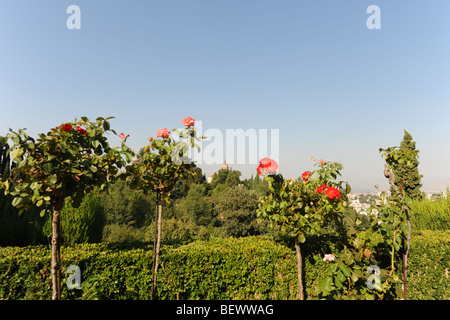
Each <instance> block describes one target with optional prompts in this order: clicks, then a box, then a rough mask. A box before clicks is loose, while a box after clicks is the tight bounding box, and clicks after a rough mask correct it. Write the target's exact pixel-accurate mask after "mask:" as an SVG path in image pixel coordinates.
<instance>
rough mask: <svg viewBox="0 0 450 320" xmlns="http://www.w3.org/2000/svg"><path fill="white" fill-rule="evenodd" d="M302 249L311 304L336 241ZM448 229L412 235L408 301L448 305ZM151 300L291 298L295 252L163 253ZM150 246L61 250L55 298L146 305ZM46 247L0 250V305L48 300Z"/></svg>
mask: <svg viewBox="0 0 450 320" xmlns="http://www.w3.org/2000/svg"><path fill="white" fill-rule="evenodd" d="M307 243H308V244H307V245H305V246H303V247H302V252H303V256H304V262H303V265H304V272H305V286H306V291H307V298H308V299H315V298H317V297H316V296H315V294H314V291H313V290H309V288H312V287H313V284H317V283H320V281H321V280H322V278H323V274H324V272H325V271H326V270H327V269H328V266H329V265H330V262H328V261H323V260H322V258H323V255H324V254H326V253H332V252H335V251H336V250H337V248H336V244H335V243H336V239H334V238H333V237H327V236H321V237H312V238H309V239H308V242H307ZM449 249H450V233H449V232H448V231H445V232H444V231H423V232H420V233H417V234H414V235H413V237H412V246H411V253H410V258H409V272H408V274H409V277H408V281H409V286H408V288H409V289H408V298H409V299H411V300H414V299H430V300H432V299H439V300H448V299H450V297H449V292H450V287H449V286H450V277H449V275H448V272H449V263H450V262H449V256H450V251H449ZM161 254H162V256H161V269H160V273H159V275H160V276H159V280H158V286H157V297H158V299H220V300H228V299H296V298H297V296H296V295H297V275H296V272H297V271H296V267H295V263H293V262H294V261H295V251H294V250H293V247H292V246H291V245H284V244H277V243H276V242H274V241H270V240H269V239H267V238H264V237H247V238H240V239H233V238H227V239H220V238H214V239H211V240H210V241H206V242H205V241H200V242H196V243H192V244H188V245H185V246H182V247H178V248H175V247H169V246H165V247H163V249H162V253H161ZM151 261H152V248H151V246H149V245H146V244H139V243H128V244H106V243H101V244H79V245H76V246H73V247H65V246H63V247H62V248H61V265H62V271H63V272H62V275H63V278H62V298H63V299H69V300H73V299H89V300H90V299H111V300H124V299H130V300H148V299H149V297H150V286H151V279H152V278H151ZM331 263H334V262H331ZM49 264H50V249H49V247H48V246H33V247H32V246H30V247H3V248H0V299H28V300H40V299H50V297H51V278H50V269H49ZM71 264H76V265H78V266H79V267H80V269H81V281H82V284H81V287H82V289H81V290H68V289H67V286H66V281H67V277H68V276H67V275H66V274H65V270H66V268H67V267H68V266H69V265H71Z"/></svg>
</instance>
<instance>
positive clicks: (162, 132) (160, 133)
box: [156, 128, 170, 139]
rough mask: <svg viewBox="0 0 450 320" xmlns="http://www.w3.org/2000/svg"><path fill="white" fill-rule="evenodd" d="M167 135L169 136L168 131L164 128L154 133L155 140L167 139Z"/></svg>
mask: <svg viewBox="0 0 450 320" xmlns="http://www.w3.org/2000/svg"><path fill="white" fill-rule="evenodd" d="M169 135H170V131H168V130H167V129H166V128H164V129H160V130H158V131H156V137H157V138H159V137H161V138H164V139H166V138H168V137H169Z"/></svg>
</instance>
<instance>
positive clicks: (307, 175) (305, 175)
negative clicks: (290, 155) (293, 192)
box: [302, 171, 311, 182]
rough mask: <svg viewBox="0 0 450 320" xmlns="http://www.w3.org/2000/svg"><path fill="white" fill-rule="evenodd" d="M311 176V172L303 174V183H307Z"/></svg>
mask: <svg viewBox="0 0 450 320" xmlns="http://www.w3.org/2000/svg"><path fill="white" fill-rule="evenodd" d="M310 176H311V171H305V172H303V174H302V179H303V181H305V182H306V181H308V180H309V177H310Z"/></svg>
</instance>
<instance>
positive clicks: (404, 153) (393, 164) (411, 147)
mask: <svg viewBox="0 0 450 320" xmlns="http://www.w3.org/2000/svg"><path fill="white" fill-rule="evenodd" d="M404 132H405V134H404V136H403V140H402V142H401V143H400V147H390V148H387V149H382V148H380V149H379V151H380V152H381V153H382V156H383V157H384V159H385V165H384V175H385V177H386V178H388V179H389V184H390V189H391V197H390V200H391V202H392V203H393V204H394V205H396V206H397V207H398V211H399V212H400V213H401V217H400V221H401V223H402V225H404V226H405V227H404V229H403V230H402V231H403V233H404V234H405V235H406V239H404V241H403V242H402V245H401V247H402V264H403V266H402V267H403V293H404V298H405V299H406V297H407V295H406V283H407V282H406V278H407V273H406V270H407V265H408V255H409V249H410V242H411V221H410V218H409V213H408V204H410V203H411V201H412V199H419V200H420V199H422V197H423V195H422V193H421V191H420V187H421V186H422V184H421V182H420V180H421V178H422V175H420V174H419V170H418V166H419V160H418V157H419V150H416V143H415V142H414V141H412V136H411V135H410V134H409V132H408V131H406V130H404Z"/></svg>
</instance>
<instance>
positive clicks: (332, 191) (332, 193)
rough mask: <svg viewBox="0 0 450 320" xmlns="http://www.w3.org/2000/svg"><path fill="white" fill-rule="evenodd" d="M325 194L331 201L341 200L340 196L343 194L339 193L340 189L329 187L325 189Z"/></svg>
mask: <svg viewBox="0 0 450 320" xmlns="http://www.w3.org/2000/svg"><path fill="white" fill-rule="evenodd" d="M325 194H326V195H327V196H328V198H330V199H339V196H340V195H341V193H340V192H339V190H338V189H336V188H333V187H328V188H326V189H325Z"/></svg>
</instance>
